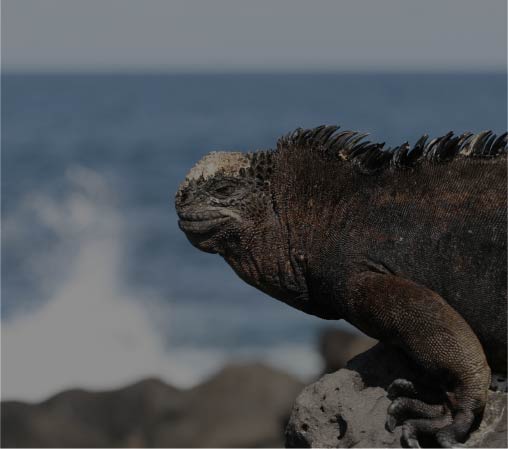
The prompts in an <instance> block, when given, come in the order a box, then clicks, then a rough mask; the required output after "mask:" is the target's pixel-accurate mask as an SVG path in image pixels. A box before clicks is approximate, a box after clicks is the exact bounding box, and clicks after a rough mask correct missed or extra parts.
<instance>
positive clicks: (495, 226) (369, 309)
mask: <svg viewBox="0 0 508 449" xmlns="http://www.w3.org/2000/svg"><path fill="white" fill-rule="evenodd" d="M362 137H363V136H361V135H358V134H356V133H352V132H343V133H337V129H336V128H335V127H319V128H316V129H314V130H297V131H295V132H294V133H292V134H290V135H288V136H286V137H284V138H282V139H280V140H279V142H278V145H277V149H276V150H273V151H264V152H257V153H248V154H242V153H226V152H223V153H212V154H210V155H209V156H207V157H206V158H204V159H203V160H202V161H201V162H200V163H198V164H197V165H196V166H195V167H194V168H193V169H192V171H191V172H190V173H189V175H188V177H187V179H186V181H184V182H183V183H182V185H181V186H180V188H179V190H178V192H177V195H176V207H177V211H178V214H179V217H180V221H179V224H180V227H181V228H182V230H183V231H184V232H186V235H187V237H188V238H189V240H190V241H191V243H192V244H193V245H195V246H196V247H197V248H199V249H201V250H203V251H207V252H211V253H219V254H220V255H222V256H223V257H224V258H225V260H226V261H227V262H228V263H229V264H230V265H231V266H232V268H233V269H234V270H235V272H236V273H237V274H238V275H239V276H240V277H241V278H242V279H243V280H245V281H246V282H248V283H249V284H251V285H253V286H255V287H257V288H259V289H260V290H262V291H264V292H265V293H267V294H269V295H271V296H273V297H275V298H277V299H279V300H281V301H284V302H286V303H287V304H289V305H291V306H293V307H295V308H297V309H300V310H302V311H304V312H306V313H310V314H313V315H317V316H320V317H322V318H325V319H345V320H347V321H349V322H350V323H352V324H353V325H355V326H356V327H358V328H359V329H361V330H362V331H363V332H365V333H366V334H367V335H370V336H371V337H374V338H377V339H379V340H381V341H383V342H385V343H388V344H392V345H395V346H397V347H398V348H400V350H401V351H404V352H405V353H406V354H407V355H408V356H409V357H410V358H412V359H413V360H414V362H416V364H418V365H419V366H420V368H421V370H422V372H423V373H424V374H425V376H426V377H428V378H430V379H433V383H434V385H439V387H440V390H441V393H436V394H435V395H434V398H431V399H429V397H428V392H427V393H426V392H422V391H421V389H419V388H418V387H417V386H415V385H412V384H411V383H409V382H408V381H404V380H398V381H396V382H394V384H393V385H392V386H391V388H390V389H389V395H390V397H391V398H392V399H393V400H394V402H393V403H392V405H391V406H390V408H389V410H388V417H387V428H389V429H390V430H391V429H393V428H394V427H395V426H396V425H397V424H399V423H403V424H404V428H403V439H404V443H405V444H407V445H409V446H412V447H417V446H418V435H420V434H422V433H428V434H432V435H435V436H436V439H437V441H438V442H439V444H440V445H442V446H444V447H446V446H453V445H455V444H457V442H463V441H465V439H466V438H467V436H468V434H469V432H470V430H471V426H472V425H473V422H474V420H475V419H476V418H478V417H480V416H481V414H482V411H483V409H484V406H485V401H486V398H487V390H488V387H489V383H490V379H491V370H492V371H493V372H496V373H503V374H504V375H506V135H503V136H501V137H499V138H496V136H493V135H492V134H489V133H480V134H478V135H471V134H464V135H462V136H459V137H453V136H452V135H451V133H450V134H447V135H446V136H443V137H441V138H439V139H435V140H433V141H431V142H429V143H427V140H426V138H425V137H424V138H422V139H420V140H419V141H418V142H417V143H416V144H415V146H414V147H413V148H412V149H411V148H410V147H409V145H407V144H404V145H402V146H400V147H397V148H395V149H390V150H381V147H382V145H378V144H371V143H369V142H365V143H363V142H362V141H361V138H362ZM436 397H437V398H438V399H436ZM407 418H412V419H407Z"/></svg>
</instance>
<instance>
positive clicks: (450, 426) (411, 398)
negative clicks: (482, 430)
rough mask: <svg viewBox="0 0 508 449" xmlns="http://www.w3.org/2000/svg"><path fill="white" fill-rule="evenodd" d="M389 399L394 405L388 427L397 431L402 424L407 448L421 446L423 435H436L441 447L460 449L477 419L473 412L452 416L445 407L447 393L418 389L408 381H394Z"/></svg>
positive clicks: (462, 411) (403, 438)
mask: <svg viewBox="0 0 508 449" xmlns="http://www.w3.org/2000/svg"><path fill="white" fill-rule="evenodd" d="M420 392H421V393H420ZM417 396H418V397H421V398H422V399H423V400H421V399H417ZM388 397H389V398H390V399H392V403H391V404H390V406H389V407H388V411H387V419H386V424H385V427H386V429H387V430H388V431H390V432H393V430H394V429H395V427H396V426H398V425H400V424H402V426H403V427H402V444H403V445H404V446H405V447H411V448H412V447H420V443H419V441H418V438H419V437H422V436H427V437H432V436H435V438H436V440H437V442H438V444H439V445H440V446H441V447H460V446H461V445H460V442H463V441H464V440H465V439H466V437H467V435H468V433H469V431H470V429H471V426H472V424H473V421H474V419H475V416H474V413H473V412H472V410H471V409H464V410H457V411H455V412H454V413H453V415H452V412H451V411H450V408H449V407H448V406H446V405H445V399H444V396H443V393H441V392H439V391H430V390H427V389H421V388H417V387H416V386H415V385H414V384H413V383H412V382H410V381H408V380H405V379H396V380H395V381H393V382H392V384H391V385H390V386H389V387H388ZM424 401H425V402H424Z"/></svg>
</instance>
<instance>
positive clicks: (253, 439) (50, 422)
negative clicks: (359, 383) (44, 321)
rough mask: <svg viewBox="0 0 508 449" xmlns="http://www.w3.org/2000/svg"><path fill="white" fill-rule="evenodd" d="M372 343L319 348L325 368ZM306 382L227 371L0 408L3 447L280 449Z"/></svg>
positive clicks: (338, 340)
mask: <svg viewBox="0 0 508 449" xmlns="http://www.w3.org/2000/svg"><path fill="white" fill-rule="evenodd" d="M369 345H372V341H371V340H368V339H366V338H365V337H363V336H359V335H352V334H350V333H348V332H343V331H340V330H336V329H331V330H327V331H325V332H324V333H323V334H322V336H321V338H320V342H319V349H320V351H321V354H322V355H323V357H324V362H325V363H324V365H325V366H326V368H325V370H326V371H329V370H335V369H338V368H340V367H342V366H344V364H345V363H346V361H347V360H348V359H349V358H350V357H352V356H353V355H355V354H356V353H358V352H360V351H361V350H364V349H365V348H366V347H368V346H369ZM304 386H305V385H304V383H302V382H301V381H300V380H298V379H296V378H294V377H292V376H290V375H289V374H286V373H283V372H281V371H278V370H275V369H273V368H270V367H268V366H264V365H261V364H257V363H251V364H244V365H227V366H225V367H224V368H223V369H222V370H221V371H220V372H219V373H217V374H216V375H214V376H212V377H211V378H210V379H208V380H207V381H205V382H204V383H202V384H200V385H198V386H196V387H194V388H192V389H188V390H181V389H177V388H174V387H172V386H171V385H168V384H167V383H165V382H163V381H161V380H159V379H144V380H141V381H140V382H137V383H135V384H132V385H128V386H126V387H124V388H120V389H116V390H110V391H99V392H94V391H86V390H81V389H73V390H67V391H63V392H61V393H59V394H57V395H55V396H53V397H51V398H49V399H47V400H45V401H43V402H40V403H37V404H30V403H25V402H19V401H4V402H2V404H1V412H2V416H1V421H2V422H1V424H2V432H1V445H2V447H113V446H116V447H282V446H284V429H285V427H286V424H287V422H288V419H289V415H290V413H291V408H292V406H293V403H294V401H295V398H296V397H297V395H298V394H299V393H300V392H301V391H302V389H303V388H304Z"/></svg>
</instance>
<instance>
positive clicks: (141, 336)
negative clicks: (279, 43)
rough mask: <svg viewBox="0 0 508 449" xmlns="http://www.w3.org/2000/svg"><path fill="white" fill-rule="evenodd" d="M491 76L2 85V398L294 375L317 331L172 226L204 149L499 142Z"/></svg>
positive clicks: (14, 78)
mask: <svg viewBox="0 0 508 449" xmlns="http://www.w3.org/2000/svg"><path fill="white" fill-rule="evenodd" d="M506 97H507V88H506V77H505V74H502V73H499V74H458V73H449V74H388V73H384V74H375V73H358V74H354V73H348V74H340V73H339V74H255V75H254V74H252V75H247V74H213V75H212V74H210V75H206V74H192V75H191V74H189V75H185V74H135V75H134V74H4V75H2V173H1V174H2V177H1V183H2V184H1V187H2V267H1V268H2V298H1V299H2V301H1V317H2V399H12V398H16V399H29V400H38V399H42V398H44V397H46V396H47V395H48V394H51V393H54V392H56V391H59V390H61V389H63V388H70V387H75V386H79V387H86V388H95V389H102V388H111V387H115V386H118V385H120V384H124V383H127V382H130V381H135V380H138V379H139V378H141V377H144V376H158V377H161V378H163V379H165V380H167V381H168V382H170V383H172V384H174V385H177V386H182V387H187V386H191V385H194V384H195V383H196V382H199V381H200V380H202V379H203V378H204V377H206V376H207V375H209V374H210V373H212V372H214V371H215V370H217V369H219V368H220V366H222V364H223V363H225V362H226V361H231V360H234V361H248V360H260V361H264V362H266V363H269V364H272V365H274V366H276V367H278V368H281V369H284V370H286V371H289V372H291V373H293V374H295V375H298V376H300V377H302V378H304V379H310V378H311V377H312V376H313V375H316V374H317V373H318V372H319V371H320V369H321V365H320V364H321V361H320V358H319V355H318V354H317V352H316V342H317V339H318V336H319V333H320V332H321V331H322V329H323V328H324V327H329V326H336V327H342V328H346V327H347V325H346V324H344V323H331V322H326V321H323V320H320V319H318V318H315V317H311V316H306V315H304V314H303V313H301V312H298V311H296V310H293V309H291V308H289V307H288V306H286V305H284V304H282V303H279V302H277V301H276V300H274V299H272V298H269V297H267V296H266V295H264V294H262V293H261V292H258V291H257V290H255V289H253V288H252V287H250V286H248V285H246V284H245V283H244V282H242V281H241V280H240V279H239V278H238V277H237V276H236V275H235V274H234V273H233V272H232V270H231V269H230V268H229V267H228V266H227V265H226V264H225V262H224V261H223V260H222V259H221V258H220V257H219V256H216V255H210V254H205V253H202V252H200V251H198V250H196V249H195V248H194V247H192V246H191V245H190V244H189V243H188V241H187V240H186V238H185V236H184V234H183V233H182V232H181V231H180V230H179V229H178V226H177V218H176V214H175V210H174V205H173V198H174V193H175V191H176V189H177V186H178V184H179V183H180V182H181V181H182V180H183V179H184V177H185V174H186V172H187V171H188V170H189V168H190V167H191V166H192V165H193V164H194V163H195V162H196V161H197V160H199V159H200V158H201V156H203V155H204V154H206V153H207V152H209V151H212V150H240V151H250V150H255V149H263V148H273V147H274V145H275V142H276V140H277V138H278V137H279V136H281V135H283V134H285V133H287V132H289V131H291V130H293V129H295V128H296V127H313V126H317V125H321V124H338V125H341V127H342V128H343V129H354V130H359V131H364V132H369V133H371V139H372V140H376V141H382V142H386V143H387V144H388V145H396V144H400V143H403V142H405V141H406V140H407V141H409V142H414V141H415V140H416V139H417V138H418V137H419V136H420V135H422V134H424V133H428V134H430V135H441V134H444V133H446V132H448V131H449V130H454V131H456V132H457V133H461V132H463V131H475V132H477V131H481V130H485V129H493V130H494V131H495V132H497V133H501V132H503V131H504V130H505V129H506V120H507V116H506Z"/></svg>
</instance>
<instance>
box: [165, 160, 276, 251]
mask: <svg viewBox="0 0 508 449" xmlns="http://www.w3.org/2000/svg"><path fill="white" fill-rule="evenodd" d="M270 175H271V154H270V153H269V152H264V151H259V152H256V153H248V154H246V153H238V152H212V153H209V154H208V155H206V156H205V157H203V158H202V159H201V160H200V161H199V162H198V163H197V164H196V165H195V166H194V167H193V168H192V169H191V170H190V172H189V173H188V174H187V177H186V179H185V181H184V182H183V183H182V184H181V185H180V187H179V189H178V191H177V193H176V199H175V205H176V210H177V213H178V217H179V221H178V224H179V226H180V228H181V229H182V230H183V231H184V232H185V234H186V235H187V238H188V239H189V240H190V242H191V243H192V244H193V245H194V246H196V247H197V248H199V249H201V250H202V251H206V252H210V253H220V254H224V253H225V252H226V251H227V250H228V249H229V247H230V246H231V245H234V244H235V242H238V241H239V240H241V239H242V236H244V237H245V236H248V235H250V234H251V232H252V227H253V226H256V225H257V224H258V223H260V222H262V221H263V220H264V216H265V214H266V211H267V207H268V204H269V194H268V191H269V186H270V181H269V178H270Z"/></svg>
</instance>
